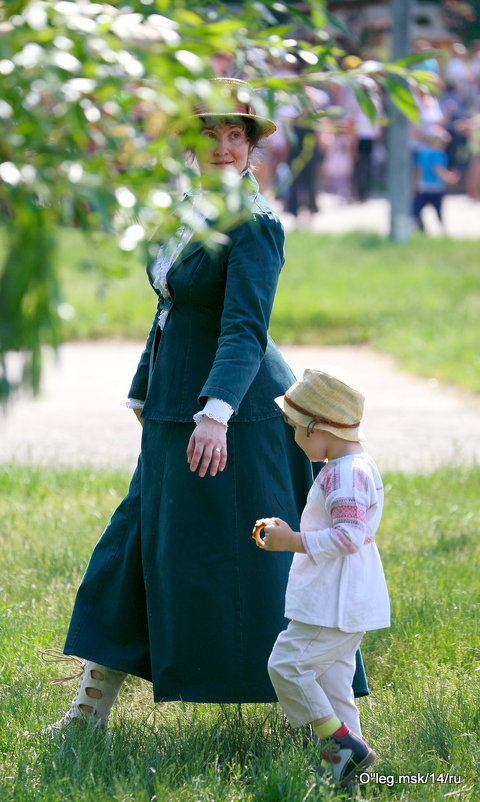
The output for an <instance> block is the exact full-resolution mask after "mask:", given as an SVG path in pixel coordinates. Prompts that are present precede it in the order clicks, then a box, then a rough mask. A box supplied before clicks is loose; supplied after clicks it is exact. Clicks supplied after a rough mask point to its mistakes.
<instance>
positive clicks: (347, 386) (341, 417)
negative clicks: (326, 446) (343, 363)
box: [275, 365, 365, 441]
mask: <svg viewBox="0 0 480 802" xmlns="http://www.w3.org/2000/svg"><path fill="white" fill-rule="evenodd" d="M275 401H276V403H277V404H278V406H279V407H280V409H281V410H282V411H283V412H284V413H285V415H286V416H287V417H288V418H289V419H290V420H291V421H292V422H293V423H296V424H297V425H298V426H304V427H305V428H306V429H307V430H308V431H312V430H313V429H323V430H324V431H326V432H332V434H335V435H336V436H337V437H340V438H341V439H342V440H353V441H358V440H364V439H365V437H364V435H363V433H362V431H361V430H360V421H361V419H362V415H363V403H364V396H363V393H362V391H361V390H360V388H359V387H358V386H355V383H354V381H353V380H352V379H351V378H350V377H349V376H347V374H346V373H344V372H342V371H340V370H338V368H336V367H330V366H329V365H326V366H324V367H323V368H322V369H321V370H311V369H307V370H306V371H305V372H304V374H303V379H302V381H297V382H295V384H293V385H292V386H291V387H290V388H289V389H288V390H287V392H286V393H285V395H281V396H280V397H279V398H276V399H275Z"/></svg>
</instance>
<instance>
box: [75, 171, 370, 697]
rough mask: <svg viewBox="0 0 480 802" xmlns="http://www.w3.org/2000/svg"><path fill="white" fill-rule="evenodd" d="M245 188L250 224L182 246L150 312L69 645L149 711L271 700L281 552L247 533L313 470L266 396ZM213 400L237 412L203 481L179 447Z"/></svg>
mask: <svg viewBox="0 0 480 802" xmlns="http://www.w3.org/2000/svg"><path fill="white" fill-rule="evenodd" d="M247 180H248V181H250V182H252V186H253V192H252V196H251V199H250V201H251V216H250V218H249V219H248V220H247V221H246V222H244V223H243V224H242V225H240V226H238V227H237V228H235V229H234V230H232V231H231V232H230V233H229V240H228V243H227V244H225V245H223V246H222V247H221V249H220V250H219V251H218V252H216V253H212V252H211V251H207V250H206V248H204V247H202V246H201V245H200V244H199V243H193V244H191V245H189V246H188V247H187V248H186V249H185V250H184V251H183V252H182V254H181V255H180V257H179V260H178V261H177V263H175V264H174V265H173V266H172V268H171V269H170V271H169V274H168V285H169V290H170V293H171V297H172V301H173V304H172V307H171V310H170V312H169V316H168V319H167V322H166V325H165V328H164V330H163V332H162V333H161V334H160V331H159V329H158V326H157V320H158V312H157V315H156V316H155V320H154V323H153V326H152V329H151V331H150V335H149V337H148V340H147V344H146V347H145V350H144V352H143V354H142V356H141V359H140V362H139V365H138V369H137V371H136V374H135V377H134V379H133V382H132V386H131V388H130V396H131V397H133V398H137V399H140V400H142V401H143V400H144V401H145V404H144V407H143V413H142V414H143V416H144V418H145V423H144V428H143V435H142V450H141V455H140V459H139V463H138V467H137V470H136V472H135V474H134V476H133V479H132V482H131V485H130V490H129V493H128V495H127V497H126V498H125V499H124V501H123V502H122V504H121V505H120V507H119V508H118V509H117V510H116V511H115V513H114V515H113V516H112V519H111V520H110V522H109V524H108V526H107V528H106V530H105V532H104V534H103V535H102V537H101V539H100V541H99V543H98V544H97V546H96V548H95V550H94V552H93V555H92V558H91V560H90V563H89V566H88V568H87V571H86V573H85V576H84V578H83V580H82V584H81V586H80V588H79V591H78V594H77V600H76V603H75V608H74V611H73V615H72V620H71V624H70V629H69V633H68V636H67V642H66V646H65V651H66V652H67V653H69V654H76V655H79V656H81V657H85V658H87V659H91V660H94V661H95V662H98V663H101V664H104V665H108V666H111V667H112V668H117V669H120V670H124V671H127V672H129V673H132V674H136V675H138V676H141V677H145V678H146V679H151V680H152V681H153V686H154V697H155V699H156V700H157V701H160V700H175V699H184V700H185V701H193V702H202V701H204V702H270V701H275V694H274V691H273V688H272V686H271V684H270V680H269V678H268V673H267V668H266V667H267V660H268V656H269V654H270V651H271V648H272V646H273V643H274V641H275V638H276V636H277V634H278V632H279V631H280V630H281V629H282V628H284V626H285V625H286V621H285V618H284V594H285V586H286V582H287V577H288V570H289V567H290V562H291V556H292V555H291V554H288V553H280V552H270V553H267V552H262V551H261V550H260V549H258V548H257V547H256V546H255V543H254V541H253V540H252V538H251V531H252V527H253V524H254V522H255V520H256V519H257V518H259V517H263V516H265V515H278V516H279V517H281V518H284V519H285V520H287V521H288V522H289V523H290V524H291V525H292V526H293V527H295V528H298V526H299V517H300V514H301V511H302V509H303V506H304V504H305V499H306V494H307V492H308V489H309V487H310V485H311V482H312V471H311V466H310V463H309V462H308V460H307V459H306V458H305V456H304V454H303V452H302V451H301V450H300V449H299V448H298V447H297V446H296V444H295V442H294V440H293V434H292V430H291V429H290V427H288V426H287V425H286V424H285V423H284V421H283V419H282V417H281V413H280V410H279V409H278V407H277V406H276V404H275V402H274V398H275V397H276V396H278V395H280V394H281V393H283V392H285V390H286V389H287V388H288V387H289V386H290V385H291V384H292V382H293V381H294V376H293V374H292V372H291V371H290V369H289V368H288V366H287V365H286V364H285V362H284V360H283V359H282V357H281V355H280V353H279V351H278V349H277V348H276V346H275V344H274V343H273V341H272V340H271V339H270V338H269V336H268V334H267V328H268V322H269V318H270V312H271V308H272V304H273V300H274V296H275V290H276V286H277V280H278V276H279V273H280V269H281V267H282V264H283V243H284V235H283V229H282V226H281V224H280V222H279V220H278V218H277V217H276V215H275V214H274V213H273V212H272V210H271V209H270V208H269V206H268V205H267V204H266V202H265V201H264V199H263V198H262V197H261V196H260V195H259V194H258V186H257V185H256V182H255V183H253V182H254V179H253V177H252V176H251V175H249V176H247ZM160 305H161V300H160ZM208 396H215V397H217V398H221V399H223V400H225V401H227V402H228V403H229V404H230V405H231V406H232V407H233V408H234V410H235V415H234V416H233V418H232V419H231V422H230V424H229V429H228V432H227V448H228V461H227V466H226V469H225V471H223V473H221V474H218V475H217V476H215V477H213V478H212V477H210V476H209V475H207V476H205V477H204V478H202V479H200V478H199V476H198V474H197V473H191V472H190V470H189V468H188V465H187V460H186V448H187V443H188V440H189V438H190V435H191V433H192V431H193V428H194V424H193V422H192V415H193V414H194V413H195V412H197V411H198V410H199V409H200V407H201V405H202V404H203V402H204V401H205V399H206V397H208ZM363 679H364V677H363ZM357 690H360V692H361V691H362V690H365V686H364V685H363V687H360V686H358V687H357Z"/></svg>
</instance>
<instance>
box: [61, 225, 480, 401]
mask: <svg viewBox="0 0 480 802" xmlns="http://www.w3.org/2000/svg"><path fill="white" fill-rule="evenodd" d="M478 247H479V246H478V243H477V242H475V241H460V240H449V239H428V238H426V237H422V236H421V235H416V236H414V237H413V238H412V240H411V242H409V243H406V244H403V245H402V244H393V243H391V242H389V241H388V240H386V239H383V238H382V237H379V236H377V235H374V234H361V233H357V234H349V235H346V236H343V237H337V236H326V235H319V234H310V233H308V232H305V231H296V232H292V233H290V234H289V235H288V237H287V246H286V264H285V267H284V269H283V271H282V274H281V277H280V284H279V289H278V293H277V297H276V301H275V306H274V310H273V315H272V321H271V327H270V330H271V333H272V336H273V337H274V339H276V340H277V341H278V342H280V343H282V342H283V343H285V342H290V343H315V344H319V345H321V344H333V343H365V342H368V343H370V344H371V345H372V347H373V348H376V349H378V350H381V351H387V352H389V353H391V354H392V355H393V356H394V357H395V358H396V359H397V360H398V362H399V364H400V365H401V366H402V367H404V368H406V369H409V370H411V371H413V372H416V373H419V374H423V375H426V376H434V377H436V378H438V379H440V380H442V381H444V382H447V383H451V384H455V385H458V386H461V387H464V388H466V389H469V390H473V391H474V392H480V351H479V348H478V320H479V319H480V274H479V269H478ZM59 259H60V264H61V265H62V271H61V275H62V284H63V293H64V299H65V301H66V302H67V303H69V304H71V306H72V307H74V309H75V316H74V317H73V318H72V319H71V320H68V321H65V325H64V331H63V336H64V338H66V339H72V338H90V337H112V336H113V337H115V336H122V337H125V336H126V337H135V338H139V339H141V340H143V339H144V338H145V336H146V334H147V332H148V330H149V327H150V323H151V320H152V318H153V314H154V311H155V298H154V295H153V292H152V290H151V288H150V286H149V284H148V282H147V279H146V276H145V271H144V264H143V263H142V258H141V256H140V255H139V254H123V253H121V252H120V251H119V250H118V249H117V248H116V246H115V245H114V244H113V243H112V242H111V241H110V240H107V239H105V238H99V239H95V241H90V242H89V241H87V240H85V238H84V237H83V236H82V235H81V234H80V232H78V231H68V232H65V231H63V232H61V237H60V248H59Z"/></svg>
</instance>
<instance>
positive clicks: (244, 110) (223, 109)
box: [193, 78, 277, 139]
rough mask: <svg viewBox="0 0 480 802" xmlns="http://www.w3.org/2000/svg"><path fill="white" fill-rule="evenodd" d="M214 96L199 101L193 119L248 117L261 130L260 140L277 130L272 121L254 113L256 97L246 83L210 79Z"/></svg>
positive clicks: (233, 79) (238, 80)
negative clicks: (213, 88)
mask: <svg viewBox="0 0 480 802" xmlns="http://www.w3.org/2000/svg"><path fill="white" fill-rule="evenodd" d="M211 83H212V84H213V85H214V87H215V90H216V91H215V94H214V95H212V97H211V98H206V99H205V100H202V101H199V102H198V103H197V105H196V106H195V110H194V113H193V117H249V118H250V119H252V120H256V121H257V123H258V124H259V126H260V128H261V132H262V133H261V136H260V139H264V138H265V137H267V136H270V135H271V134H273V133H274V132H275V131H276V130H277V126H276V125H275V123H274V122H273V120H269V119H268V118H267V117H262V116H261V115H259V114H256V113H255V105H257V107H258V103H259V101H258V96H257V97H256V96H255V93H254V92H253V90H252V89H251V87H250V86H249V85H248V84H247V82H246V81H241V80H240V79H239V78H212V80H211Z"/></svg>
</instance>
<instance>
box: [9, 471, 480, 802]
mask: <svg viewBox="0 0 480 802" xmlns="http://www.w3.org/2000/svg"><path fill="white" fill-rule="evenodd" d="M384 480H385V487H386V505H385V513H384V518H383V522H382V525H381V529H380V532H379V537H378V542H379V545H380V549H381V552H382V556H383V560H384V565H385V571H386V575H387V581H388V583H389V587H390V593H391V600H392V613H393V622H392V627H391V629H390V630H382V631H379V632H375V633H369V634H367V636H366V637H365V640H364V646H363V651H364V658H365V663H366V667H367V673H368V677H369V681H370V685H371V691H372V693H371V695H370V697H368V698H367V699H364V700H360V707H361V714H362V719H363V726H364V732H365V735H366V737H368V739H369V740H370V741H371V743H372V745H373V746H374V748H375V749H376V751H377V753H378V755H379V758H378V760H377V762H376V763H375V764H373V766H372V767H371V772H372V774H374V773H375V772H376V774H377V781H375V779H374V778H373V779H372V780H371V781H370V782H369V783H368V784H366V785H364V786H363V787H361V788H358V789H357V790H355V791H354V792H353V793H352V794H346V795H345V794H343V795H342V794H340V793H336V792H334V791H333V790H332V789H331V788H329V787H328V786H325V785H322V784H321V783H320V781H318V780H317V779H316V775H315V772H314V770H313V767H314V765H315V762H316V760H317V757H316V755H315V751H314V748H313V746H312V745H311V744H310V745H307V746H306V747H305V748H302V741H301V736H300V734H298V733H293V732H292V731H291V730H290V729H289V728H288V727H287V726H286V725H285V723H284V721H283V719H282V717H281V716H280V714H279V711H278V708H277V707H276V706H274V705H247V706H244V707H243V708H241V709H239V708H237V707H236V706H226V707H223V708H221V707H218V706H215V705H192V704H185V705H182V704H177V703H170V704H168V705H164V706H162V705H157V706H154V705H153V703H152V698H151V690H150V686H149V684H148V683H145V682H142V681H140V680H137V679H130V680H129V681H128V685H127V687H126V689H125V690H124V691H123V692H122V695H121V697H120V702H119V704H118V705H117V708H116V710H115V713H114V716H113V722H112V725H113V726H112V732H113V735H112V736H109V735H102V734H100V733H97V732H95V731H93V732H90V731H87V732H86V733H81V732H76V731H73V732H69V733H68V734H67V736H66V737H65V739H64V740H62V739H61V738H56V739H54V740H48V739H47V738H46V737H44V736H42V735H41V734H40V733H39V730H41V728H42V727H43V726H44V725H45V724H46V723H48V722H51V721H54V720H55V719H56V718H58V717H59V715H60V714H61V713H62V712H63V711H64V710H65V709H66V707H68V704H69V701H70V699H71V698H72V696H73V694H74V689H73V686H70V687H68V686H67V687H65V686H56V687H52V686H49V684H48V679H49V678H50V677H52V676H59V675H61V674H62V670H63V669H62V666H60V668H59V669H57V668H56V667H55V666H53V667H51V666H46V665H44V664H42V663H41V661H40V659H39V654H38V650H39V649H41V648H47V647H59V648H61V647H62V645H63V639H64V636H65V632H66V626H67V622H68V617H69V614H70V611H71V607H72V603H73V598H74V594H75V590H76V587H77V585H78V583H79V580H80V578H81V575H82V572H83V569H84V567H85V562H86V560H87V559H88V557H89V555H90V552H91V549H92V547H93V545H94V543H95V542H96V540H97V537H98V535H99V533H100V531H101V530H102V529H103V527H104V525H105V524H106V522H107V520H108V517H109V515H110V513H111V511H112V509H113V507H114V505H115V504H116V503H117V501H118V500H119V499H120V497H121V496H122V495H123V494H124V492H125V491H126V488H127V476H126V475H124V474H122V473H114V472H101V471H94V470H87V469H83V470H80V471H74V470H67V469H62V470H57V471H55V470H53V469H47V470H45V469H43V470H40V469H39V468H28V467H3V468H0V486H1V487H2V489H3V491H4V492H3V493H2V495H1V496H0V520H1V521H2V527H1V530H0V609H1V616H2V628H1V639H2V645H1V661H0V663H1V680H0V682H1V684H0V696H1V708H2V715H1V716H0V752H1V753H2V761H1V763H2V769H1V772H0V774H1V779H0V799H1V800H2V802H14V801H15V802H31V801H32V800H39V802H40V800H41V802H127V801H128V802H150V801H153V800H157V802H160V800H165V801H166V802H179V801H180V802H253V800H255V802H303V801H304V800H309V802H320V801H323V800H340V799H353V800H376V799H397V800H418V802H438V800H443V799H447V798H451V797H452V798H454V799H461V800H468V801H469V802H476V800H478V799H479V798H480V768H479V762H478V756H479V753H480V736H479V732H480V684H479V681H478V680H479V671H480V639H479V635H478V604H479V601H480V590H479V582H478V564H479V560H480V543H479V539H478V519H479V515H480V498H479V495H478V486H479V482H480V468H476V469H471V470H469V471H464V472H462V471H455V472H451V471H447V470H445V471H444V470H441V471H438V472H436V473H434V474H431V475H429V476H427V477H425V476H404V475H398V474H391V475H386V476H385V477H384ZM252 547H254V546H253V545H252ZM57 671H58V673H56V672H57ZM67 673H70V672H69V671H68V665H67V666H66V670H65V674H67ZM25 731H29V732H31V733H32V732H33V733H37V734H34V735H32V736H30V737H26V736H25V735H24V732H25ZM419 774H420V775H422V776H423V777H424V778H426V782H425V783H424V784H418V783H417V784H413V782H412V780H411V778H412V777H414V778H417V777H418V775H419ZM380 776H382V777H384V780H383V782H382V780H381V779H378V778H379V777H380ZM402 777H403V780H402V779H401V778H402ZM406 777H407V778H409V779H410V783H409V784H407V782H408V780H407V779H406ZM433 777H435V778H436V780H437V782H435V783H434V782H432V779H433ZM389 778H393V780H394V781H395V784H393V785H391V787H390V783H391V782H393V780H390V779H389ZM442 778H443V780H444V781H445V782H443V783H442V782H440V779H442ZM457 780H459V782H458V784H457V782H456V781H457ZM387 783H389V784H387Z"/></svg>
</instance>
